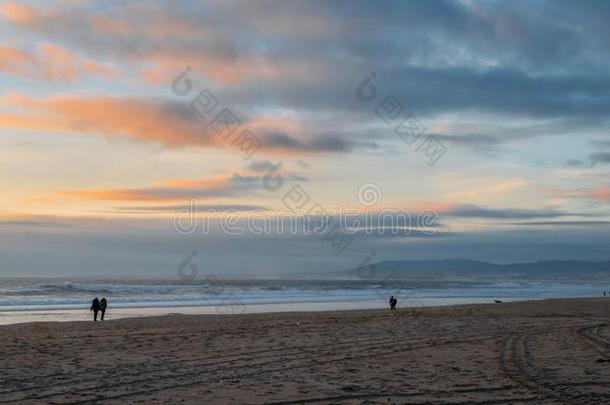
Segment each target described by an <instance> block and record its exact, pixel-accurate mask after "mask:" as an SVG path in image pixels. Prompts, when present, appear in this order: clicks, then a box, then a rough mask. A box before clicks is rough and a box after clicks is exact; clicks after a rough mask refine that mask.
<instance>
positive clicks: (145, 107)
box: [0, 95, 218, 147]
mask: <svg viewBox="0 0 610 405" xmlns="http://www.w3.org/2000/svg"><path fill="white" fill-rule="evenodd" d="M0 101H1V102H2V103H3V104H5V105H10V106H12V107H17V108H20V109H21V110H24V111H25V112H20V113H13V112H11V113H6V112H2V113H0V126H5V127H13V128H22V129H29V130H39V131H57V132H67V133H73V134H78V135H82V134H90V135H103V136H108V137H119V138H126V139H130V140H135V141H146V142H156V143H159V144H162V145H166V146H172V147H178V146H214V145H217V144H218V140H217V138H216V137H214V136H213V135H212V134H211V133H210V132H209V130H208V129H207V127H206V126H205V125H204V122H202V121H200V120H199V119H198V117H197V115H196V114H195V112H194V111H193V110H191V109H190V107H189V106H188V104H186V103H180V102H163V101H158V100H152V99H143V98H120V97H94V96H91V97H77V96H58V97H50V98H46V99H34V98H29V97H24V96H18V95H13V96H6V97H4V98H3V99H1V100H0Z"/></svg>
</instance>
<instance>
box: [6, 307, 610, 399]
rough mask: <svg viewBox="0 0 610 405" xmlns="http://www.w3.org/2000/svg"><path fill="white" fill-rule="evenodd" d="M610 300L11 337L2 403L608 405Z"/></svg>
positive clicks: (163, 320)
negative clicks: (510, 404) (517, 404)
mask: <svg viewBox="0 0 610 405" xmlns="http://www.w3.org/2000/svg"><path fill="white" fill-rule="evenodd" d="M609 324H610V299H607V300H605V299H580V300H574V299H570V300H546V301H528V302H514V303H503V304H495V305H463V306H454V307H437V308H419V309H399V310H398V311H396V312H395V313H392V312H390V311H389V310H367V311H336V312H308V313H303V312H300V313H270V314H245V315H217V316H211V315H171V316H165V317H150V318H137V319H120V320H109V321H105V322H103V323H102V322H97V323H93V322H47V323H29V324H16V325H7V326H2V327H0V362H1V368H2V377H1V383H0V403H11V404H17V403H34V404H35V403H41V404H42V403H145V404H150V403H175V402H179V403H192V404H196V403H197V404H198V403H219V404H220V403H248V404H263V403H275V404H291V403H384V404H387V403H418V404H419V403H426V404H430V403H536V404H539V403H549V404H551V403H575V404H588V403H591V404H601V403H610V325H609Z"/></svg>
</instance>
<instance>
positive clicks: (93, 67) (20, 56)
mask: <svg viewBox="0 0 610 405" xmlns="http://www.w3.org/2000/svg"><path fill="white" fill-rule="evenodd" d="M0 72H4V73H9V74H12V75H16V76H20V77H24V78H29V79H40V80H47V81H50V82H57V81H63V82H65V83H70V82H72V81H74V80H75V79H77V78H79V77H81V76H109V77H111V76H116V75H117V70H116V69H115V68H114V66H112V65H110V64H103V63H99V62H96V61H93V60H90V59H85V60H82V59H81V58H79V57H78V56H76V55H75V54H73V53H72V52H70V51H69V50H67V49H65V48H62V47H59V46H56V45H52V44H47V43H44V44H42V45H40V46H39V47H38V51H37V53H30V52H27V51H23V50H20V49H17V48H13V47H10V46H3V45H0Z"/></svg>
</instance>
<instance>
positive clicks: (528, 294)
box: [0, 278, 610, 324]
mask: <svg viewBox="0 0 610 405" xmlns="http://www.w3.org/2000/svg"><path fill="white" fill-rule="evenodd" d="M603 290H604V286H600V285H599V282H596V281H590V282H587V281H583V282H573V281H570V282H566V281H476V280H470V281H465V280H459V281H447V280H400V281H386V282H381V281H377V280H372V281H367V280H275V279H274V280H217V279H214V278H207V279H204V280H193V281H188V280H184V281H177V280H80V279H32V278H19V279H14V278H11V279H0V324H11V323H20V322H34V321H72V320H89V319H90V318H91V315H90V313H89V307H90V305H91V300H92V299H93V298H94V297H96V296H97V297H99V298H102V297H106V298H107V300H108V302H109V309H108V312H107V315H106V318H107V319H117V318H125V317H134V316H153V315H167V314H175V313H182V314H239V313H253V312H282V311H318V310H343V309H369V308H386V307H387V306H388V304H387V302H388V299H389V297H390V296H391V295H394V296H397V297H398V307H399V308H400V307H423V306H438V305H453V304H467V303H493V302H494V300H502V301H516V300H528V299H544V298H570V297H574V298H576V297H600V296H601V295H602V291H603ZM606 290H607V291H610V286H608V287H606Z"/></svg>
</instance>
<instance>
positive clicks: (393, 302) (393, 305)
mask: <svg viewBox="0 0 610 405" xmlns="http://www.w3.org/2000/svg"><path fill="white" fill-rule="evenodd" d="M397 303H398V300H397V299H396V298H395V297H394V296H393V295H392V296H391V297H390V309H391V310H392V311H394V310H395V309H396V304H397Z"/></svg>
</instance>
